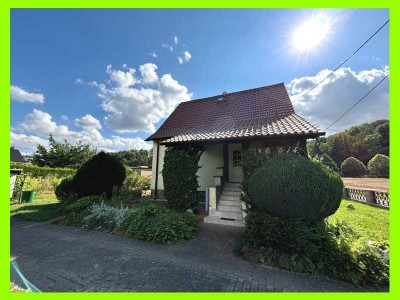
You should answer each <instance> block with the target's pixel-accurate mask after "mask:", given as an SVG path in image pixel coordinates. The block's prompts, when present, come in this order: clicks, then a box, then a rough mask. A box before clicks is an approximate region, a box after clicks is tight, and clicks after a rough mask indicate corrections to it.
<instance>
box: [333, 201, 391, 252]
mask: <svg viewBox="0 0 400 300" xmlns="http://www.w3.org/2000/svg"><path fill="white" fill-rule="evenodd" d="M349 203H351V204H353V206H354V207H355V209H354V210H350V209H348V208H347V205H348V204H349ZM335 220H338V221H344V222H346V223H347V224H349V225H350V227H352V228H353V229H354V231H356V232H357V233H359V234H360V235H361V236H362V237H363V238H365V239H366V240H368V241H374V242H377V243H378V244H382V245H389V210H388V209H384V208H379V207H373V206H369V205H367V204H363V203H357V202H355V201H349V200H342V203H341V204H340V207H339V209H338V210H337V212H336V213H335V214H334V215H332V216H330V217H329V221H335Z"/></svg>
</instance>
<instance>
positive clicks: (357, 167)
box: [340, 157, 367, 177]
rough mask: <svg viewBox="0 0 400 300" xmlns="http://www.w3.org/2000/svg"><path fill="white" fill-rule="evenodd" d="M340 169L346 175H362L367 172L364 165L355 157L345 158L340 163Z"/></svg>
mask: <svg viewBox="0 0 400 300" xmlns="http://www.w3.org/2000/svg"><path fill="white" fill-rule="evenodd" d="M340 171H341V172H342V175H343V176H346V177H362V176H364V175H365V174H367V168H366V167H365V165H364V164H363V163H362V162H361V161H359V160H358V159H357V158H355V157H349V158H346V159H345V160H344V161H343V162H342V164H341V165H340Z"/></svg>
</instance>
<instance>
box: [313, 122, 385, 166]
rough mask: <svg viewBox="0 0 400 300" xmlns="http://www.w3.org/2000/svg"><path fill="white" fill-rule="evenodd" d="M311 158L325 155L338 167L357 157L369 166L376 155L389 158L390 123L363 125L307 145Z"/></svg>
mask: <svg viewBox="0 0 400 300" xmlns="http://www.w3.org/2000/svg"><path fill="white" fill-rule="evenodd" d="M307 147H308V151H309V154H310V156H311V157H318V156H320V155H322V153H325V154H327V155H329V156H330V157H331V158H332V159H333V160H334V161H335V163H336V164H337V165H341V163H342V162H343V161H344V160H345V159H346V158H348V157H351V156H352V157H355V158H357V159H359V160H360V161H362V162H363V163H364V164H367V163H368V161H369V160H370V159H371V158H372V157H373V156H374V155H376V154H383V155H386V156H389V121H388V120H377V121H374V122H370V123H363V124H360V125H356V126H353V127H350V128H349V129H346V130H344V131H341V132H338V133H336V134H332V135H331V136H329V137H326V138H320V139H319V141H317V142H316V141H315V140H314V141H311V142H309V143H308V145H307Z"/></svg>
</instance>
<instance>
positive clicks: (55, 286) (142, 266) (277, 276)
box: [11, 218, 359, 292]
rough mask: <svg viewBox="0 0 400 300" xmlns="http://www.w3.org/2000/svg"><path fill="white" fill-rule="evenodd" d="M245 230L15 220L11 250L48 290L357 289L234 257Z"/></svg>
mask: <svg viewBox="0 0 400 300" xmlns="http://www.w3.org/2000/svg"><path fill="white" fill-rule="evenodd" d="M242 232H243V229H242V228H238V227H228V226H221V225H214V224H203V223H201V224H200V225H199V230H198V233H197V235H196V237H195V238H194V239H192V240H190V241H187V242H186V243H183V244H179V245H156V244H151V243H147V242H143V241H137V240H134V239H129V238H125V237H121V236H116V235H112V234H108V233H102V232H96V231H88V230H85V229H81V228H74V227H67V226H60V225H55V224H51V223H49V222H43V223H35V222H30V221H24V220H21V219H15V218H11V255H12V256H14V257H16V261H17V263H18V265H19V266H20V268H21V270H22V272H23V274H24V275H25V277H26V278H27V279H28V280H29V281H31V282H32V283H33V284H35V285H36V286H37V287H38V288H39V289H41V290H43V291H60V292H61V291H196V292H201V291H214V292H218V291H252V292H254V291H283V290H284V291H331V292H332V291H359V289H358V288H357V287H355V286H353V285H350V284H347V283H343V282H337V281H334V280H330V279H326V278H321V277H316V276H311V275H304V274H297V273H292V272H287V271H283V270H280V269H276V268H269V267H264V266H261V265H258V264H255V263H251V262H247V261H244V260H243V259H242V258H240V257H237V256H234V255H233V254H232V249H233V247H234V245H235V243H236V242H237V241H238V239H239V238H240V235H241V234H242Z"/></svg>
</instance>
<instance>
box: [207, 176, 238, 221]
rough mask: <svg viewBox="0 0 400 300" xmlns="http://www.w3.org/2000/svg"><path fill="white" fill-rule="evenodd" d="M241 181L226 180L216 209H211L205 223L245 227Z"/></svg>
mask: <svg viewBox="0 0 400 300" xmlns="http://www.w3.org/2000/svg"><path fill="white" fill-rule="evenodd" d="M240 194H241V190H240V183H234V182H226V183H225V184H224V187H223V190H222V194H221V197H220V199H219V203H218V207H217V209H216V210H210V211H209V215H208V216H207V217H205V218H204V223H212V224H221V225H229V226H238V227H244V221H243V213H242V202H241V201H240Z"/></svg>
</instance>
